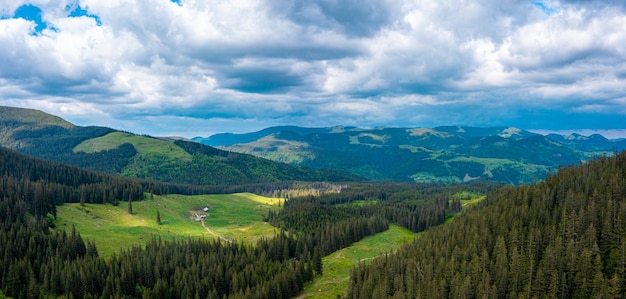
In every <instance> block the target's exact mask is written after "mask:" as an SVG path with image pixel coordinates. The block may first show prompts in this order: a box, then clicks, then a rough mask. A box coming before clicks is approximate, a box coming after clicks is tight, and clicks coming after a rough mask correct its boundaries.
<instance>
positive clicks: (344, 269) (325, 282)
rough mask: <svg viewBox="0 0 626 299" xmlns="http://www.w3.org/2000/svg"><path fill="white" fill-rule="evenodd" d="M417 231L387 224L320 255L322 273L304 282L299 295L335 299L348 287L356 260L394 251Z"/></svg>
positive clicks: (361, 260) (364, 259) (369, 258)
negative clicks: (375, 232) (373, 232)
mask: <svg viewBox="0 0 626 299" xmlns="http://www.w3.org/2000/svg"><path fill="white" fill-rule="evenodd" d="M416 235H417V234H414V233H412V232H411V231H409V230H407V229H405V228H402V227H399V226H397V225H390V226H389V229H388V230H386V231H384V232H382V233H378V234H376V235H373V236H369V237H367V238H365V239H363V240H361V241H359V242H356V243H354V244H352V245H350V246H349V247H346V248H344V249H341V250H338V251H335V252H333V253H331V254H329V255H327V256H325V257H324V258H322V263H323V267H324V268H323V272H322V275H321V276H318V277H316V278H315V279H314V280H313V282H310V283H307V284H306V285H305V286H304V290H303V291H302V294H301V295H300V297H299V298H337V296H338V295H339V296H342V297H343V296H344V295H345V294H344V293H345V291H346V290H347V289H348V282H349V279H350V270H351V269H352V267H353V266H355V265H358V263H360V262H361V263H368V262H370V261H371V260H372V259H374V258H376V257H378V256H381V255H383V254H385V253H391V252H394V251H396V250H398V249H399V248H400V247H401V246H402V245H403V244H405V243H407V242H410V241H412V240H413V239H414V238H415V236H416Z"/></svg>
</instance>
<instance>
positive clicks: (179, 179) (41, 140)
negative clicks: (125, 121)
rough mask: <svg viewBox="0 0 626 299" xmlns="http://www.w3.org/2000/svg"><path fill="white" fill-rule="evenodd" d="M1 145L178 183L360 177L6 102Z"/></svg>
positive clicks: (0, 127) (1, 120)
mask: <svg viewBox="0 0 626 299" xmlns="http://www.w3.org/2000/svg"><path fill="white" fill-rule="evenodd" d="M0 146H3V147H7V148H10V149H13V150H16V151H19V152H21V153H24V154H27V155H31V156H34V157H39V158H44V159H49V160H54V161H58V162H62V163H67V164H72V165H76V166H79V167H84V168H89V169H92V170H97V171H105V172H109V173H115V174H123V175H126V176H130V177H137V178H145V179H154V180H158V181H164V182H171V183H177V184H193V185H241V184H257V183H268V182H279V181H293V180H296V181H352V180H357V179H360V178H358V177H357V176H355V175H353V174H350V173H348V172H345V171H333V170H312V169H308V168H305V167H302V166H294V165H288V164H284V163H277V162H274V161H270V160H266V159H263V158H258V157H254V156H252V155H247V154H239V153H233V152H228V151H224V150H220V149H216V148H213V147H209V146H205V145H201V144H199V143H196V142H192V141H188V140H181V139H176V140H174V139H171V138H156V137H151V136H145V135H136V134H131V133H128V132H121V131H117V130H114V129H111V128H105V127H94V126H87V127H82V126H76V125H73V124H71V123H69V122H67V121H64V120H63V119H61V118H59V117H56V116H53V115H50V114H47V113H44V112H41V111H37V110H31V109H22V108H13V107H2V106H0Z"/></svg>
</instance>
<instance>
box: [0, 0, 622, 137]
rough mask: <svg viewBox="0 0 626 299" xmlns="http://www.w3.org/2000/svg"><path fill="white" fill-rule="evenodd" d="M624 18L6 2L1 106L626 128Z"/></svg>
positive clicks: (450, 8)
mask: <svg viewBox="0 0 626 299" xmlns="http://www.w3.org/2000/svg"><path fill="white" fill-rule="evenodd" d="M625 11H626V5H625V4H624V2H623V1H617V0H616V1H573V0H572V1H555V0H550V1H509V2H495V3H494V2H493V1H486V0H474V1H451V0H443V1H415V2H406V1H405V2H398V1H386V0H383V1H369V0H367V1H352V0H348V1H329V0H316V1H294V0H278V1H269V0H254V1H250V0H245V1H244V0H235V1H219V0H209V1H200V0H181V1H168V0H145V1H98V0H80V1H77V0H32V1H28V2H26V1H24V2H21V1H8V0H0V44H1V45H2V47H0V63H1V67H0V104H5V105H14V106H20V107H29V108H39V109H43V110H45V111H48V112H51V113H55V114H58V115H61V116H63V117H65V118H67V119H68V120H70V121H74V122H78V123H79V124H83V125H91V124H98V125H108V126H113V127H115V128H119V129H124V130H129V131H137V132H140V133H148V134H155V135H164V134H172V135H185V136H188V137H191V136H195V135H208V134H211V133H215V132H223V131H236V132H241V131H246V130H256V129H260V128H263V127H265V126H268V125H279V124H296V125H307V126H332V125H357V126H367V127H374V126H436V125H450V124H467V125H481V126H489V125H512V126H518V127H522V128H527V129H623V128H624V127H626V121H625V119H626V115H625V114H626V111H625V110H626V109H625V108H624V107H625V106H626V103H625V102H624V98H626V32H625V31H624V30H623V28H626V12H625ZM89 115H93V116H96V117H95V118H94V117H89ZM155 123H156V124H155ZM157 124H158V125H157Z"/></svg>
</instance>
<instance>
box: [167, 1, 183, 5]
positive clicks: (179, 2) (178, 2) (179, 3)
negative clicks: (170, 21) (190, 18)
mask: <svg viewBox="0 0 626 299" xmlns="http://www.w3.org/2000/svg"><path fill="white" fill-rule="evenodd" d="M170 1H172V2H173V3H176V4H178V6H183V3H182V2H181V0H170Z"/></svg>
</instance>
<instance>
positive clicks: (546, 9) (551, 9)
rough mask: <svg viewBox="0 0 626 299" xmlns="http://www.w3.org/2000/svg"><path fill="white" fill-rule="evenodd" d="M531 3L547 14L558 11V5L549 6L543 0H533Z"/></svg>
mask: <svg viewBox="0 0 626 299" xmlns="http://www.w3.org/2000/svg"><path fill="white" fill-rule="evenodd" d="M531 4H532V5H533V6H535V7H536V8H539V9H541V10H542V11H543V12H544V13H546V14H547V15H549V16H551V15H553V14H555V13H557V12H559V8H558V7H553V6H549V5H547V4H546V3H545V2H543V1H535V2H531Z"/></svg>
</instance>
